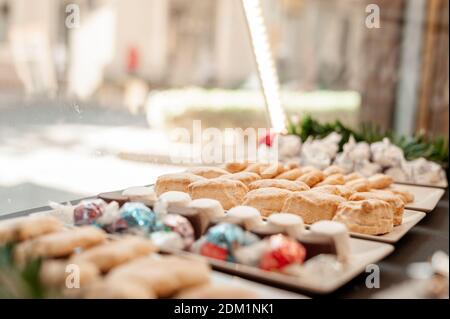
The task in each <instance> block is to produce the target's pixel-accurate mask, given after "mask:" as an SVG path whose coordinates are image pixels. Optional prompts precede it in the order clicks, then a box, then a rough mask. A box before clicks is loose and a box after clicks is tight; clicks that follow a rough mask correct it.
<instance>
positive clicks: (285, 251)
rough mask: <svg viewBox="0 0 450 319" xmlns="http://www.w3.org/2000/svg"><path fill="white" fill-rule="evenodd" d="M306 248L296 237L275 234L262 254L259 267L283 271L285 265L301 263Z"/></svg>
mask: <svg viewBox="0 0 450 319" xmlns="http://www.w3.org/2000/svg"><path fill="white" fill-rule="evenodd" d="M305 257H306V250H305V248H304V247H303V246H302V244H300V243H299V242H297V241H296V240H295V239H292V238H289V237H286V236H284V235H281V234H280V235H273V236H270V238H269V240H268V247H267V250H266V251H265V252H264V253H263V255H262V256H261V261H260V264H259V267H260V268H261V269H263V270H268V271H282V270H283V269H284V268H285V267H288V266H292V265H301V264H302V263H303V261H304V260H305Z"/></svg>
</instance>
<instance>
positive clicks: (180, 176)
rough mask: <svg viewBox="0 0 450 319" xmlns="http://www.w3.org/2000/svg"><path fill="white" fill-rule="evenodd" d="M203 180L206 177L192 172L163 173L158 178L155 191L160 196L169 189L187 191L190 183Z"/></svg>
mask: <svg viewBox="0 0 450 319" xmlns="http://www.w3.org/2000/svg"><path fill="white" fill-rule="evenodd" d="M202 180H205V178H204V177H201V176H197V175H194V174H191V173H176V174H165V175H161V176H159V177H158V179H157V180H156V184H155V192H156V194H157V195H158V196H160V195H161V194H163V193H166V192H169V191H177V192H184V193H187V192H188V186H189V184H192V183H194V182H197V181H202Z"/></svg>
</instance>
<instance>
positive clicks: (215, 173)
mask: <svg viewBox="0 0 450 319" xmlns="http://www.w3.org/2000/svg"><path fill="white" fill-rule="evenodd" d="M186 172H188V173H191V174H194V175H197V176H201V177H204V178H208V179H210V178H216V177H220V176H222V175H228V174H230V173H228V172H227V171H226V170H224V169H222V168H220V167H193V168H189V169H187V170H186Z"/></svg>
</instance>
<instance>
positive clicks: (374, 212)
mask: <svg viewBox="0 0 450 319" xmlns="http://www.w3.org/2000/svg"><path fill="white" fill-rule="evenodd" d="M333 221H337V222H340V223H344V224H345V225H346V226H347V228H348V230H349V231H351V232H355V233H361V234H367V235H382V234H386V233H389V232H391V231H392V230H393V215H392V209H391V208H390V207H389V204H388V203H386V202H385V201H382V200H379V199H365V200H361V201H348V202H344V203H341V204H340V205H339V207H338V210H337V212H336V215H335V216H334V218H333Z"/></svg>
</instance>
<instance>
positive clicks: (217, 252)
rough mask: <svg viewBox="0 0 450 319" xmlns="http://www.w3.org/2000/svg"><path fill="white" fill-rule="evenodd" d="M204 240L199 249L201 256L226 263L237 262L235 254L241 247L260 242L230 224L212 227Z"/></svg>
mask: <svg viewBox="0 0 450 319" xmlns="http://www.w3.org/2000/svg"><path fill="white" fill-rule="evenodd" d="M203 239H204V240H203V241H202V240H200V247H199V252H200V254H201V255H203V256H207V257H211V258H215V259H220V260H226V261H234V260H235V257H234V252H235V250H236V249H238V248H239V247H241V246H247V245H251V244H253V243H256V242H257V241H258V240H259V239H258V237H257V236H256V235H254V234H252V233H249V232H246V231H244V230H243V229H242V228H241V227H240V226H238V225H235V224H229V223H220V224H218V225H216V226H214V227H211V228H210V229H209V230H208V232H207V234H206V235H205V237H204V238H203Z"/></svg>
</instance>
